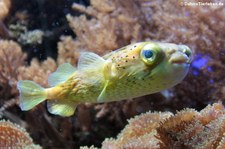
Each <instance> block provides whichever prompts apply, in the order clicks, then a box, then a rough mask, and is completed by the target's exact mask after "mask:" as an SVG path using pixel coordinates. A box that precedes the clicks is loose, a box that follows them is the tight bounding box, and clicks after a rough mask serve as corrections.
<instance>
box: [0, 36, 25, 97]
mask: <svg viewBox="0 0 225 149" xmlns="http://www.w3.org/2000/svg"><path fill="white" fill-rule="evenodd" d="M25 58H26V54H24V53H23V52H22V50H21V48H20V46H19V45H18V44H17V43H16V42H13V41H7V40H0V70H1V71H0V77H1V79H0V87H1V89H0V96H1V98H5V99H7V98H9V97H8V96H10V95H11V96H12V95H14V94H15V93H17V90H16V81H17V79H18V71H17V69H18V67H20V66H22V65H24V59H25ZM7 95H8V96H7Z"/></svg>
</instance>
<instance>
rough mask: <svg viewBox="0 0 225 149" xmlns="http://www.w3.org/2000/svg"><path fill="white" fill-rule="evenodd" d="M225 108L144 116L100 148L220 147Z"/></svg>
mask: <svg viewBox="0 0 225 149" xmlns="http://www.w3.org/2000/svg"><path fill="white" fill-rule="evenodd" d="M224 134H225V108H224V106H223V105H222V104H221V103H215V104H213V105H212V106H210V105H209V106H208V107H206V108H205V109H203V110H202V111H200V112H197V111H195V110H192V109H185V110H182V111H180V112H178V113H177V114H175V115H173V114H172V113H170V112H165V113H151V112H148V113H145V114H142V115H140V116H136V117H135V118H134V119H131V120H129V124H128V125H127V126H126V127H125V129H124V130H123V131H122V132H121V133H120V134H119V135H118V136H117V139H106V140H105V141H104V142H103V143H102V148H104V149H107V148H150V149H162V148H204V149H214V148H215V149H216V148H223V147H224V146H225V144H224Z"/></svg>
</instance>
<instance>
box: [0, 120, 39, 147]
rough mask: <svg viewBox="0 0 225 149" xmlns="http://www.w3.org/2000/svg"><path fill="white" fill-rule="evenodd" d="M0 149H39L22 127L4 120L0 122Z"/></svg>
mask: <svg viewBox="0 0 225 149" xmlns="http://www.w3.org/2000/svg"><path fill="white" fill-rule="evenodd" d="M0 147H1V148H15V147H16V148H30V149H41V147H40V146H38V145H35V144H33V141H32V139H31V138H30V136H29V134H28V133H27V132H26V131H25V130H24V129H23V128H22V127H20V126H18V125H16V124H13V123H11V122H9V121H4V120H1V121H0Z"/></svg>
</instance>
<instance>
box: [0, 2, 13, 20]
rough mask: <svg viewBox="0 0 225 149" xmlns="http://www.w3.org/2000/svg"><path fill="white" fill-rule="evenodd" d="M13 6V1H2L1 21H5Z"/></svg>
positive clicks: (0, 7) (0, 9)
mask: <svg viewBox="0 0 225 149" xmlns="http://www.w3.org/2000/svg"><path fill="white" fill-rule="evenodd" d="M10 5H11V0H1V1H0V20H3V19H4V18H5V17H6V16H7V14H8V13H9V9H10Z"/></svg>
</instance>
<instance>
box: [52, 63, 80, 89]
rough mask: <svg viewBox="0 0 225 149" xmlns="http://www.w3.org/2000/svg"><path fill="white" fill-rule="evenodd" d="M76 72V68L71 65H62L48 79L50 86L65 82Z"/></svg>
mask: <svg viewBox="0 0 225 149" xmlns="http://www.w3.org/2000/svg"><path fill="white" fill-rule="evenodd" d="M75 71H76V68H75V67H73V66H72V65H70V64H69V63H64V64H61V65H60V66H59V67H58V68H57V70H56V71H55V72H53V73H52V74H50V76H49V78H48V84H49V86H51V87H53V86H56V85H58V84H60V83H63V82H65V81H66V80H67V79H68V78H69V77H70V76H71V75H72V74H73V73H74V72H75Z"/></svg>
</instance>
